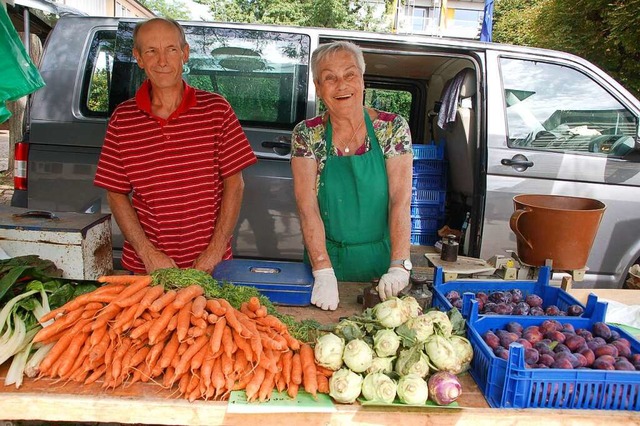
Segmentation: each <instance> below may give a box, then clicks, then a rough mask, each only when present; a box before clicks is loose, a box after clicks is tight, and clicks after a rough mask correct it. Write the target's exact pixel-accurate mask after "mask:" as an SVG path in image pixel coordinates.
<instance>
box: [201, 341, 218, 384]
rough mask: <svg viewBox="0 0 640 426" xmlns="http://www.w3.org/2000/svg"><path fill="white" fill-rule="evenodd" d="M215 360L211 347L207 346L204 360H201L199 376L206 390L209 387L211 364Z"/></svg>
mask: <svg viewBox="0 0 640 426" xmlns="http://www.w3.org/2000/svg"><path fill="white" fill-rule="evenodd" d="M215 360H216V359H215V358H214V357H213V353H212V352H211V346H207V350H206V352H205V355H204V359H203V360H202V365H201V366H200V375H201V376H202V380H203V383H204V385H205V388H207V389H209V388H210V387H211V373H212V372H213V364H214V362H215Z"/></svg>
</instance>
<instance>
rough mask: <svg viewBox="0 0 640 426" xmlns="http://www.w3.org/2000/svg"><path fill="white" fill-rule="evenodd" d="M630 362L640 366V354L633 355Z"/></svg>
mask: <svg viewBox="0 0 640 426" xmlns="http://www.w3.org/2000/svg"><path fill="white" fill-rule="evenodd" d="M629 361H631V363H632V364H640V354H631V356H630V357H629Z"/></svg>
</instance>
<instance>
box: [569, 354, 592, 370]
mask: <svg viewBox="0 0 640 426" xmlns="http://www.w3.org/2000/svg"><path fill="white" fill-rule="evenodd" d="M573 356H574V357H576V359H577V360H578V367H587V366H588V365H589V360H588V359H587V357H586V356H584V355H582V354H581V353H574V354H573Z"/></svg>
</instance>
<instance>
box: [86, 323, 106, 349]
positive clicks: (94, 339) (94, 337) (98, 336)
mask: <svg viewBox="0 0 640 426" xmlns="http://www.w3.org/2000/svg"><path fill="white" fill-rule="evenodd" d="M106 335H107V327H102V328H98V329H97V330H93V333H91V336H89V342H90V343H91V347H94V346H96V345H97V344H98V343H99V342H101V341H102V339H104V337H105V336H106Z"/></svg>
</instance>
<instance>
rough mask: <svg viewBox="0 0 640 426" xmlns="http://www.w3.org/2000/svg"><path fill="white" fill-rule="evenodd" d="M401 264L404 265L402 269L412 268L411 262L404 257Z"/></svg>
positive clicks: (408, 269)
mask: <svg viewBox="0 0 640 426" xmlns="http://www.w3.org/2000/svg"><path fill="white" fill-rule="evenodd" d="M402 266H404V269H406V270H407V271H410V270H411V269H412V268H413V264H412V263H411V260H410V259H405V260H404V261H403V262H402Z"/></svg>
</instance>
